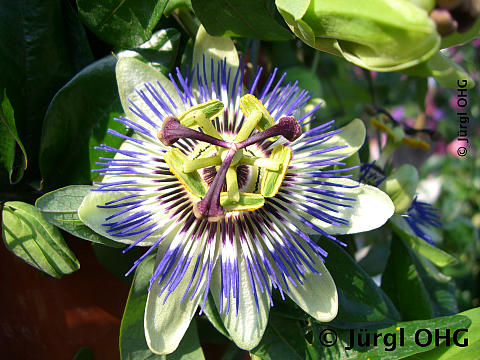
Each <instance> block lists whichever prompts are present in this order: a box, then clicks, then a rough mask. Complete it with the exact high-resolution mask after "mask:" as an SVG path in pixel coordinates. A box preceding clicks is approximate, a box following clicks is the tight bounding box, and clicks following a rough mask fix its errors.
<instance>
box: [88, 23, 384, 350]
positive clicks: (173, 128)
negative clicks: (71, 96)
mask: <svg viewBox="0 0 480 360" xmlns="http://www.w3.org/2000/svg"><path fill="white" fill-rule="evenodd" d="M238 63H239V62H238V57H237V54H236V52H235V48H234V46H233V43H232V42H231V40H229V39H226V38H213V37H210V36H208V35H207V34H206V33H205V31H204V30H203V29H201V30H200V31H199V34H198V35H197V40H196V43H195V48H194V67H193V70H192V71H191V72H189V73H188V74H187V75H186V76H183V75H182V74H181V73H180V71H179V70H178V69H177V72H176V79H175V78H174V76H173V75H169V78H168V79H167V78H166V77H165V76H163V75H162V74H161V73H159V72H158V71H156V70H154V69H153V68H152V67H150V66H148V65H146V64H144V63H142V62H140V61H138V60H135V59H132V58H124V59H120V60H119V62H118V64H117V69H116V71H117V80H118V86H119V93H120V96H121V100H122V104H123V106H124V109H125V113H126V116H125V117H120V118H118V119H116V120H117V121H119V122H121V123H123V124H124V125H125V126H126V127H127V128H129V129H131V131H133V135H123V134H121V133H118V132H116V131H113V130H110V131H109V132H110V133H111V134H113V135H116V136H118V137H120V138H122V139H124V140H125V141H124V142H123V144H122V145H121V147H120V148H119V149H115V148H112V147H110V146H106V145H102V146H100V149H101V150H104V151H106V152H111V153H115V156H114V158H113V159H111V158H103V157H102V158H100V162H99V163H98V164H99V165H100V166H101V168H100V169H96V170H94V171H97V172H99V173H100V174H101V175H104V178H103V180H102V181H101V182H100V183H96V184H95V188H94V189H92V190H93V191H92V192H91V193H90V195H88V196H87V197H86V198H85V200H84V202H83V204H82V206H81V207H80V209H79V217H80V219H81V220H82V221H83V222H84V223H85V224H86V225H87V226H89V227H90V228H92V229H93V230H95V231H97V232H98V233H100V234H102V235H104V236H106V237H108V238H110V239H113V240H115V241H118V242H122V243H126V244H129V246H128V247H127V249H126V250H128V249H130V248H132V247H133V246H147V247H148V250H147V251H146V252H145V254H144V255H142V256H141V257H140V258H139V259H138V260H137V261H136V262H135V264H134V266H133V267H132V270H133V269H134V268H135V267H136V266H137V265H138V264H139V263H140V262H141V261H142V260H143V259H145V257H146V256H148V255H149V254H150V253H152V252H154V251H156V252H157V258H156V265H155V270H154V273H153V275H152V277H151V280H150V289H149V295H148V300H147V305H146V310H145V335H146V339H147V343H148V345H149V347H150V349H151V350H152V351H153V352H156V353H162V354H165V353H170V352H172V351H174V350H175V349H176V347H177V346H178V343H179V342H180V340H181V338H182V336H183V334H184V333H185V331H186V329H187V327H188V325H189V322H190V320H191V318H192V317H193V315H194V313H195V310H196V309H197V307H200V311H202V310H203V308H204V306H205V304H206V300H207V295H208V293H209V292H210V293H211V294H212V296H213V298H214V302H215V305H216V307H217V309H218V311H219V313H220V314H221V318H222V320H223V322H224V325H225V327H226V329H227V330H228V332H229V333H230V335H231V336H232V338H233V340H234V341H235V342H236V344H237V345H238V346H239V347H241V348H244V349H251V348H253V347H254V346H256V345H257V344H258V342H259V341H260V339H261V337H262V335H263V332H264V330H265V327H266V325H267V320H268V313H269V308H270V306H272V305H273V301H272V288H273V289H276V290H278V291H279V293H280V295H281V297H282V298H284V297H285V295H287V296H289V297H290V298H291V299H293V300H294V301H295V302H296V303H297V304H298V305H299V306H300V307H301V308H302V309H303V310H305V311H306V312H307V313H309V314H310V315H311V316H313V317H314V318H315V319H317V320H319V321H330V320H332V319H333V318H334V317H335V316H336V313H337V309H338V298H337V292H336V287H335V284H334V282H333V279H332V278H331V276H330V274H329V273H328V270H327V269H326V267H325V265H324V257H326V256H327V253H326V252H325V251H324V250H323V249H322V248H321V246H319V245H318V244H317V243H315V242H314V241H313V240H312V238H311V237H310V235H312V234H320V235H323V236H324V237H327V238H329V239H331V240H333V241H337V242H339V243H341V242H340V241H338V240H337V239H336V238H335V237H334V236H333V235H335V234H347V233H355V232H360V231H367V230H370V229H373V228H376V227H379V226H381V225H383V224H384V223H385V221H387V219H388V218H389V217H390V216H391V215H392V214H393V204H392V202H391V201H390V199H389V197H388V196H387V195H386V194H384V193H383V192H382V191H380V190H378V189H377V188H375V187H371V186H368V185H363V184H359V183H357V182H356V181H353V180H351V179H348V175H344V173H345V172H346V171H348V170H349V169H337V168H335V169H334V166H335V165H337V166H339V165H342V164H344V163H342V159H343V158H346V157H348V156H350V155H351V154H353V153H355V152H356V151H357V150H358V148H359V147H360V146H361V145H362V143H363V141H364V137H365V128H364V126H363V123H362V122H361V121H360V120H355V121H353V122H352V123H350V124H349V125H347V126H346V127H344V128H343V129H335V128H334V123H333V121H331V122H328V123H326V124H323V125H320V126H318V127H315V128H312V129H311V130H308V131H305V132H303V133H302V126H303V125H305V124H306V123H307V122H308V121H309V119H310V118H311V116H312V114H313V112H315V111H316V110H317V108H318V107H317V108H315V109H313V110H312V111H310V112H308V113H302V107H303V105H305V103H306V102H307V100H308V99H309V94H308V92H307V91H305V90H301V89H300V88H299V87H298V86H297V83H294V84H285V83H284V82H283V79H284V77H285V74H284V75H283V76H281V77H279V78H277V70H274V71H273V73H272V74H271V75H270V76H269V77H268V80H267V82H266V84H265V86H264V87H263V88H259V85H258V84H259V81H260V75H261V73H262V69H259V70H258V71H257V73H256V75H255V77H254V79H253V83H252V85H251V86H250V87H249V88H248V89H247V88H245V87H244V85H243V84H244V82H245V81H244V67H243V66H238ZM126 250H125V251H126ZM132 270H130V271H132Z"/></svg>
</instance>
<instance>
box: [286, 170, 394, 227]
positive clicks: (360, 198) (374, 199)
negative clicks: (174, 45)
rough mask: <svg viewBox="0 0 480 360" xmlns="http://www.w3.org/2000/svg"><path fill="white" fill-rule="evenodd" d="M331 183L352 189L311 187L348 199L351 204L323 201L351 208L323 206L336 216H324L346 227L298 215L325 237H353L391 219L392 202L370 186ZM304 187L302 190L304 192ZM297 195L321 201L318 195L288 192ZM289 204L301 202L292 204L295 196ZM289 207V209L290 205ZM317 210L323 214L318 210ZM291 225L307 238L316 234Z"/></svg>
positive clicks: (299, 224) (341, 180) (336, 180)
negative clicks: (338, 219)
mask: <svg viewBox="0 0 480 360" xmlns="http://www.w3.org/2000/svg"><path fill="white" fill-rule="evenodd" d="M330 181H331V182H335V183H337V184H342V185H346V186H355V187H353V188H342V187H336V186H326V185H317V186H314V187H315V188H317V189H324V190H331V191H336V192H339V193H341V194H342V195H341V196H342V197H346V198H352V199H355V201H347V200H340V199H336V198H330V197H325V198H326V199H328V200H330V201H334V202H336V203H339V204H345V205H351V206H352V207H351V208H349V207H344V206H338V205H337V206H335V205H331V204H327V205H328V206H330V207H332V208H334V209H336V210H338V211H339V212H338V213H335V212H330V211H328V210H325V211H326V212H327V213H329V214H331V215H334V216H337V217H340V218H343V219H345V220H348V221H349V223H348V224H347V225H344V224H340V225H332V224H329V223H327V222H324V221H322V220H319V219H317V218H316V217H314V216H312V215H309V214H307V213H304V212H301V215H302V216H304V217H305V218H306V219H307V220H309V221H311V222H312V223H313V224H314V225H315V226H318V227H319V228H321V229H323V230H324V231H326V232H327V233H329V234H355V233H359V232H364V231H369V230H373V229H376V228H379V227H380V226H382V225H383V224H385V222H386V221H387V220H388V219H389V218H390V217H391V216H392V215H393V212H394V210H395V207H394V205H393V202H392V200H391V199H390V198H389V197H388V195H387V194H385V193H384V192H383V191H381V190H379V189H377V188H376V187H374V186H370V185H365V184H360V183H358V182H356V181H353V180H350V179H344V178H339V179H330ZM305 188H306V187H303V189H305ZM289 189H291V190H293V191H294V192H298V193H299V194H302V195H303V194H306V195H309V196H314V197H321V195H317V194H313V193H307V192H304V191H298V190H296V189H295V188H289ZM290 199H291V201H294V202H295V201H298V202H299V203H300V202H304V201H305V200H303V199H300V198H299V199H297V200H295V195H292V196H291V197H290ZM309 205H310V206H313V207H317V205H315V204H313V203H310V204H309ZM289 206H292V204H290V205H289ZM318 209H319V210H324V209H321V208H320V207H318ZM295 224H296V225H297V226H299V227H300V228H301V229H302V230H304V231H306V232H307V233H309V234H314V233H316V232H315V231H314V230H312V229H310V228H308V227H306V226H305V225H303V224H302V223H301V222H299V221H295Z"/></svg>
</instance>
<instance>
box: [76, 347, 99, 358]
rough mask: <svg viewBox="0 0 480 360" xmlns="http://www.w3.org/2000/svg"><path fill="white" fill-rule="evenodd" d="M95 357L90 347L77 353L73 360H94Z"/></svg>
mask: <svg viewBox="0 0 480 360" xmlns="http://www.w3.org/2000/svg"><path fill="white" fill-rule="evenodd" d="M94 359H95V358H94V355H93V351H92V349H90V348H89V347H82V348H81V349H80V350H78V351H77V353H76V354H75V356H74V358H73V360H94Z"/></svg>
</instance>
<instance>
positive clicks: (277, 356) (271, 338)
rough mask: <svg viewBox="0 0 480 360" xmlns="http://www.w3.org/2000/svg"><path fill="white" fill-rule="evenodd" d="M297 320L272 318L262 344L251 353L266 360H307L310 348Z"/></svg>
mask: <svg viewBox="0 0 480 360" xmlns="http://www.w3.org/2000/svg"><path fill="white" fill-rule="evenodd" d="M302 333H303V331H302V328H301V327H300V324H299V323H298V321H296V320H292V319H287V318H283V317H280V316H271V317H270V320H269V322H268V326H267V329H266V330H265V333H264V335H263V338H262V341H261V342H260V344H259V345H258V346H257V347H256V348H255V349H253V350H252V351H251V353H252V354H253V355H255V356H258V357H259V358H261V359H265V360H291V359H298V360H304V359H307V353H306V348H307V346H308V344H307V342H306V341H305V338H304V337H303V334H302Z"/></svg>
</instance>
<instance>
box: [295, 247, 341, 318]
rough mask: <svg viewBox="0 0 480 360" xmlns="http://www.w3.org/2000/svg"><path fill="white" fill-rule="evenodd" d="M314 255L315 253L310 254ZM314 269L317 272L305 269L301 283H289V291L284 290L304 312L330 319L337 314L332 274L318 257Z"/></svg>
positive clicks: (336, 296)
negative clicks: (293, 284) (295, 284)
mask: <svg viewBox="0 0 480 360" xmlns="http://www.w3.org/2000/svg"><path fill="white" fill-rule="evenodd" d="M312 256H315V257H316V255H315V254H312ZM315 270H317V271H318V272H319V273H320V275H319V274H315V273H313V272H312V271H311V270H307V271H306V272H305V273H304V275H305V279H304V280H303V285H302V284H299V285H298V286H297V287H294V286H292V285H291V284H289V289H290V291H288V292H286V294H287V295H288V296H290V298H291V299H292V300H293V301H295V302H296V303H297V305H298V306H300V307H301V308H302V309H303V310H304V311H305V312H307V313H308V314H310V315H311V316H313V317H314V318H315V319H316V320H318V321H323V322H326V321H331V320H333V319H334V318H335V316H337V312H338V294H337V288H336V286H335V283H334V282H333V279H332V276H331V275H330V273H329V272H328V270H327V268H326V267H325V265H324V264H323V262H322V261H321V260H320V259H318V260H317V261H316V264H315Z"/></svg>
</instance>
